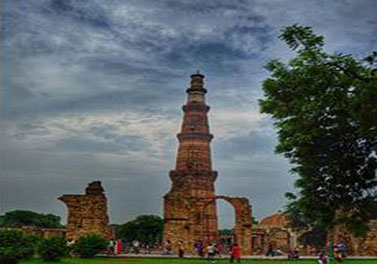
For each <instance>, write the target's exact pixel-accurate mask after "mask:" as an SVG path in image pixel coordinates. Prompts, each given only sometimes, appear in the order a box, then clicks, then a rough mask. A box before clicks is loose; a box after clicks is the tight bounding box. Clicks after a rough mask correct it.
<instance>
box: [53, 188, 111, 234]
mask: <svg viewBox="0 0 377 264" xmlns="http://www.w3.org/2000/svg"><path fill="white" fill-rule="evenodd" d="M58 199H59V200H60V201H62V202H63V203H65V204H66V205H67V207H68V221H67V233H66V237H67V238H68V239H73V240H76V239H77V238H78V237H80V236H83V235H86V234H89V233H95V234H99V235H103V236H105V237H108V236H109V235H110V229H109V217H108V214H107V200H106V196H105V194H104V189H103V188H102V186H101V182H99V181H95V182H92V183H89V185H88V187H87V188H86V189H85V194H79V195H72V194H65V195H63V196H61V197H59V198H58Z"/></svg>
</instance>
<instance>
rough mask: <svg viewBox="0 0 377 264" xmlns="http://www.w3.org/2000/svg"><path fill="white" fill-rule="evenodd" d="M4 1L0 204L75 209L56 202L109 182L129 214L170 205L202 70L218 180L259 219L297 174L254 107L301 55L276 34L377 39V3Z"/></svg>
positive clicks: (118, 217) (120, 212)
mask: <svg viewBox="0 0 377 264" xmlns="http://www.w3.org/2000/svg"><path fill="white" fill-rule="evenodd" d="M3 2H4V3H3V13H2V15H3V21H2V22H3V23H2V37H3V39H2V54H3V56H2V72H3V75H2V116H3V126H2V132H3V133H2V142H4V144H3V145H2V152H3V153H4V155H3V158H2V166H3V170H2V175H1V177H2V178H1V185H2V186H6V188H3V189H2V197H4V199H3V200H2V202H1V203H2V210H12V209H16V208H27V209H34V210H39V211H43V212H53V213H56V214H60V215H64V214H65V208H64V206H63V205H62V204H61V203H60V202H58V201H56V200H55V198H56V197H58V196H60V195H61V194H63V193H80V192H82V191H83V189H84V188H85V185H86V183H87V182H89V181H91V180H98V179H99V180H102V181H103V184H104V186H105V189H106V191H107V194H108V196H109V203H110V207H109V208H110V212H111V219H112V221H113V222H118V223H119V222H123V221H125V220H127V219H129V218H131V217H133V216H135V215H138V214H142V213H156V214H161V210H162V208H161V203H162V201H161V197H162V196H163V195H164V193H166V192H167V190H168V189H169V178H168V175H167V174H168V171H169V170H171V169H172V168H174V162H175V160H174V159H175V153H176V149H177V140H176V139H175V134H176V133H177V132H178V131H179V127H180V123H181V115H182V112H181V109H180V108H181V105H182V104H183V103H184V101H185V98H186V94H185V92H184V91H185V89H186V88H187V86H188V85H189V75H190V74H191V73H193V72H194V71H196V70H197V69H199V70H201V71H202V72H203V73H204V74H205V75H206V79H205V80H206V87H207V88H208V91H209V93H208V101H209V104H210V105H211V111H210V113H209V117H210V124H211V131H212V133H214V134H215V140H214V142H213V152H214V154H213V157H214V167H215V169H216V170H218V171H219V178H218V180H217V182H216V188H217V189H218V191H219V193H222V194H230V195H236V196H245V197H248V198H250V199H251V200H252V203H253V208H254V209H253V214H254V215H256V216H257V217H258V218H260V217H262V216H266V215H268V214H270V213H273V212H275V211H276V210H279V209H281V208H282V207H283V206H284V204H285V202H286V201H285V200H284V198H283V195H284V192H286V191H291V190H292V182H293V180H294V177H293V176H292V175H289V173H288V171H289V164H288V162H287V161H286V160H284V159H283V158H282V157H281V156H279V155H276V154H274V146H275V144H276V136H275V133H274V129H273V125H272V123H273V122H272V121H271V120H270V119H269V118H266V117H264V116H262V115H260V114H259V109H258V104H257V100H258V99H259V98H260V97H261V96H262V92H261V84H260V82H261V81H262V80H263V79H264V78H265V77H266V76H267V74H268V73H267V72H266V71H265V70H264V69H263V65H264V64H265V63H266V62H267V61H268V60H269V59H272V58H281V59H282V60H287V59H289V58H290V57H292V55H293V54H292V52H290V51H289V50H288V49H287V47H285V45H284V44H283V43H282V42H280V41H279V40H278V39H277V35H278V34H279V30H280V29H281V28H282V27H283V26H286V25H291V24H293V23H301V24H304V25H309V26H312V27H313V29H314V31H315V32H318V33H320V34H323V35H324V36H325V39H326V48H327V49H328V50H330V51H335V52H343V53H353V54H355V55H357V56H359V57H362V56H363V55H365V54H367V53H368V52H370V51H371V50H375V48H376V43H377V37H376V36H377V20H376V18H375V14H376V5H375V2H374V1H373V0H363V1H340V0H339V1H331V2H329V1H322V0H321V1H288V0H287V1H280V0H279V1H278V0H271V1H264V0H253V1H252V0H250V1H246V0H245V1H230V0H229V1H220V0H209V1H199V0H194V1H193V0H187V1H186V0H176V1H172V0H169V1H168V0H166V1H150V0H130V1H126V2H125V1H120V0H109V1H97V0H92V1H79V0H35V1H12V0H6V1H3ZM21 190H23V193H24V194H22V195H20V192H21ZM41 190H43V191H41ZM221 214H222V215H227V214H228V213H225V214H223V213H221Z"/></svg>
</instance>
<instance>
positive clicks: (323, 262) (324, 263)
mask: <svg viewBox="0 0 377 264" xmlns="http://www.w3.org/2000/svg"><path fill="white" fill-rule="evenodd" d="M317 262H318V264H328V262H329V261H328V258H327V256H326V255H325V254H323V253H321V254H320V255H319V258H318V261H317Z"/></svg>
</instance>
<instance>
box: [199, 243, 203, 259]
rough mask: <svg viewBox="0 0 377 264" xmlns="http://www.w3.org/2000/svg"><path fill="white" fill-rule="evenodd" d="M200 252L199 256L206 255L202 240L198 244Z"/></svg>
mask: <svg viewBox="0 0 377 264" xmlns="http://www.w3.org/2000/svg"><path fill="white" fill-rule="evenodd" d="M198 254H199V256H201V257H204V252H203V242H202V241H199V244H198Z"/></svg>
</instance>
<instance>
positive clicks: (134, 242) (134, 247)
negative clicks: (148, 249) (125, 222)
mask: <svg viewBox="0 0 377 264" xmlns="http://www.w3.org/2000/svg"><path fill="white" fill-rule="evenodd" d="M132 246H133V249H134V253H135V254H139V246H140V243H139V241H137V240H134V241H133V242H132Z"/></svg>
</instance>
